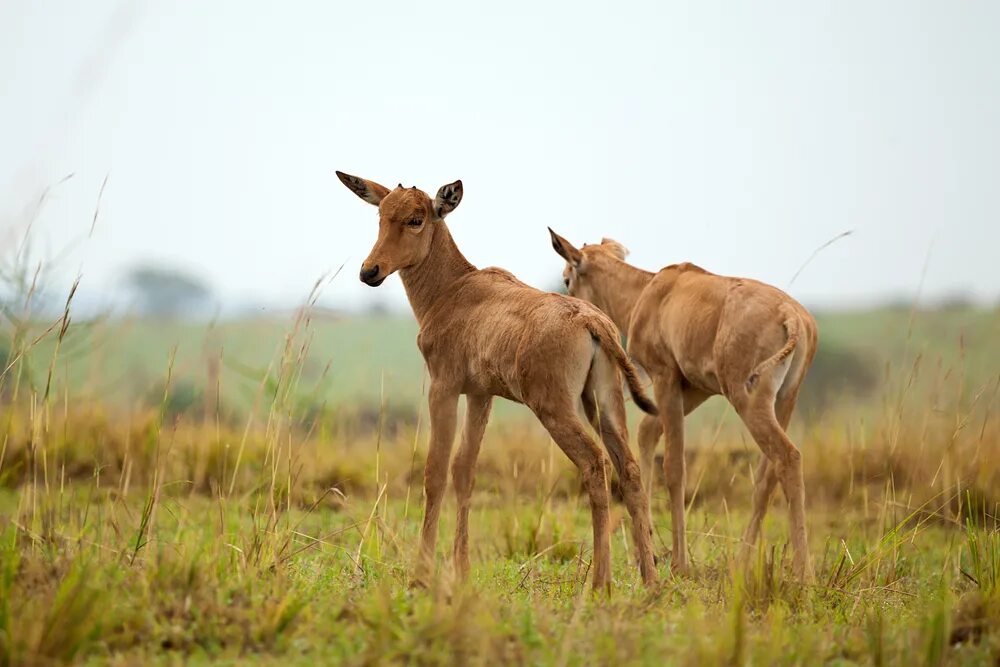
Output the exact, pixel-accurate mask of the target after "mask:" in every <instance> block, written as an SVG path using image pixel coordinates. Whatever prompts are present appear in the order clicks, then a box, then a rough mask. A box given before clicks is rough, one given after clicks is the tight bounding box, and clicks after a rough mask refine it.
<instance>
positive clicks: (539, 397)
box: [337, 171, 656, 590]
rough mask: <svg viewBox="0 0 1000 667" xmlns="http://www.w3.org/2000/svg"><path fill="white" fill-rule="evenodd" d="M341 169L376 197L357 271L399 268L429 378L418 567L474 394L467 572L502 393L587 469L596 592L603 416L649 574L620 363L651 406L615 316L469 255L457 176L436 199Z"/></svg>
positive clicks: (465, 491) (463, 481) (465, 473)
mask: <svg viewBox="0 0 1000 667" xmlns="http://www.w3.org/2000/svg"><path fill="white" fill-rule="evenodd" d="M337 176H338V177H339V178H340V180H341V181H342V182H343V183H344V185H346V186H347V187H348V188H349V189H350V190H351V191H352V192H354V194H356V195H358V196H359V197H361V199H364V200H365V201H366V202H368V203H369V204H372V205H375V206H378V210H379V231H378V240H377V241H376V242H375V246H374V247H373V248H372V251H371V253H370V254H369V255H368V259H366V260H365V261H364V263H363V264H362V265H361V280H362V282H364V283H366V284H368V285H371V286H373V287H376V286H378V285H381V284H382V282H383V281H384V280H385V279H386V278H387V277H388V276H389V275H390V274H392V273H394V272H396V271H399V275H400V278H402V280H403V286H404V287H405V288H406V295H407V297H408V298H409V300H410V305H411V306H412V307H413V313H414V315H416V318H417V323H418V325H419V327H420V333H419V334H418V335H417V347H419V348H420V352H421V353H422V354H423V356H424V360H425V361H426V363H427V370H428V374H429V376H430V388H429V395H428V402H429V405H430V418H431V435H430V445H429V448H428V452H427V463H426V466H425V468H424V490H425V494H426V497H425V499H424V502H425V504H424V521H423V526H422V528H421V533H420V543H421V547H420V556H419V558H418V566H417V573H418V578H420V579H422V578H423V577H424V575H428V574H430V572H431V570H432V568H433V562H434V551H435V543H436V541H437V532H438V531H437V527H438V517H439V515H440V512H441V499H442V495H443V493H444V490H445V486H446V483H447V477H448V459H449V457H450V454H451V447H452V442H453V440H454V436H455V422H456V411H457V406H458V397H459V395H461V394H465V396H466V408H465V429H464V431H463V433H462V440H461V445H460V446H459V450H458V453H457V454H456V456H455V460H454V462H453V463H452V466H451V472H452V478H453V482H454V486H455V497H456V499H457V501H458V518H457V523H456V527H455V547H454V559H455V569H456V573H457V574H458V576H459V577H461V578H465V577H467V576H468V572H469V533H468V526H469V503H470V497H471V495H472V486H473V473H474V469H475V465H476V458H477V457H478V455H479V445H480V442H481V441H482V438H483V431H484V430H485V428H486V422H487V421H488V419H489V415H490V407H491V405H492V402H493V397H494V396H501V397H503V398H506V399H509V400H512V401H517V402H519V403H523V404H524V405H526V406H528V407H529V408H530V409H531V410H532V411H533V412H534V413H535V415H536V416H537V417H538V419H539V421H541V422H542V424H543V425H544V426H545V428H546V429H547V430H548V432H549V434H550V435H551V436H552V439H553V440H554V441H555V442H556V444H557V445H559V447H560V448H561V449H562V450H563V451H564V452H565V453H566V455H567V456H568V457H569V458H570V460H572V461H573V463H574V464H576V466H577V467H578V468H579V469H580V474H581V476H582V478H583V485H584V487H585V488H586V490H587V493H588V494H589V496H590V508H591V513H592V515H593V523H594V564H593V569H594V578H593V585H594V589H595V590H596V589H600V588H606V587H608V586H610V581H611V580H610V577H611V554H610V544H609V541H610V535H609V528H608V507H609V499H608V489H607V480H606V473H605V470H604V455H603V454H602V453H601V450H600V448H599V447H598V446H597V444H596V443H595V442H594V439H593V438H591V436H590V435H589V434H588V432H587V430H586V428H585V427H584V422H583V421H581V417H584V419H585V420H587V421H590V422H591V423H592V424H593V425H594V426H595V428H597V430H598V432H599V433H600V436H601V439H602V440H603V441H604V446H605V447H606V448H607V451H608V453H609V454H610V456H611V460H612V462H613V463H614V465H615V468H616V469H617V471H618V474H619V476H620V477H621V482H622V488H623V495H624V497H625V503H626V505H627V507H628V511H629V514H631V516H632V536H633V539H634V541H635V546H636V552H637V555H638V560H639V568H640V572H641V574H642V579H643V582H644V583H646V584H647V585H651V584H652V583H654V582H655V580H656V570H655V566H654V563H653V550H652V541H651V538H650V535H651V523H650V515H649V499H648V496H647V494H646V493H645V491H644V489H643V487H642V478H641V474H640V468H639V465H638V464H637V463H636V461H635V459H634V458H633V456H632V453H631V451H630V450H629V447H628V433H627V430H626V423H625V404H624V398H623V396H622V390H621V376H620V375H619V368H620V369H621V370H622V371H623V372H624V374H625V379H626V381H627V382H628V387H629V390H630V391H631V393H632V396H633V398H634V399H635V402H636V403H637V404H638V405H639V406H640V407H641V408H643V409H644V410H646V411H647V412H650V413H652V414H655V412H656V408H655V407H654V406H653V404H652V402H651V401H650V400H649V398H647V397H646V395H645V394H644V393H643V390H642V386H641V384H640V381H639V377H638V375H637V374H636V370H635V367H634V366H632V364H631V362H630V361H629V360H628V357H627V356H626V354H625V350H624V349H623V348H622V346H621V343H620V342H619V339H618V332H617V331H616V330H615V327H614V324H612V323H611V321H610V320H609V319H608V318H607V317H606V316H605V315H604V314H603V313H601V312H600V311H599V310H598V309H597V308H595V307H594V306H592V305H591V304H589V303H586V302H584V301H580V300H579V299H573V298H570V297H566V296H559V295H556V294H549V293H546V292H542V291H539V290H537V289H534V288H532V287H529V286H528V285H525V284H524V283H522V282H520V281H518V280H517V279H516V278H515V277H514V276H513V275H511V274H510V273H508V272H507V271H504V270H503V269H498V268H487V269H477V268H476V267H475V266H473V265H472V264H470V263H469V262H468V261H467V260H466V259H465V257H463V256H462V253H461V252H459V250H458V247H457V246H456V245H455V242H454V240H452V237H451V233H450V232H449V231H448V227H447V226H446V225H445V223H444V217H445V216H446V215H448V214H449V213H450V212H451V211H453V210H454V209H455V207H457V206H458V204H459V202H461V201H462V182H461V181H455V182H454V183H451V184H449V185H445V186H442V187H441V189H439V190H438V192H437V197H436V198H435V199H433V200H431V198H430V197H428V196H427V194H426V193H424V192H422V191H421V190H418V189H417V188H415V187H413V188H404V187H403V186H402V185H400V186H398V187H396V189H395V190H391V191H390V190H389V189H388V188H386V187H384V186H382V185H379V184H378V183H374V182H372V181H367V180H365V179H362V178H358V177H356V176H350V175H348V174H343V173H341V172H339V171H338V172H337Z"/></svg>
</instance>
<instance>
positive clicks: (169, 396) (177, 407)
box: [146, 380, 205, 419]
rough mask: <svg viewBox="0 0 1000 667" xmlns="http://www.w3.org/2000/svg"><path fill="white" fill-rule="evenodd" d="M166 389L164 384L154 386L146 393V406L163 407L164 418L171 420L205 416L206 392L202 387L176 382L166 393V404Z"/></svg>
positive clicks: (183, 381) (181, 381)
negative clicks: (180, 417) (182, 417)
mask: <svg viewBox="0 0 1000 667" xmlns="http://www.w3.org/2000/svg"><path fill="white" fill-rule="evenodd" d="M164 389H165V385H164V383H163V382H157V383H155V384H153V385H152V386H151V387H150V389H149V391H148V392H146V404H147V405H149V406H151V407H154V408H156V407H159V406H160V405H162V406H163V415H164V417H167V418H170V419H174V418H176V417H179V416H181V415H187V416H191V417H202V416H204V412H205V410H204V404H205V392H204V390H203V389H202V388H201V387H198V386H196V385H195V384H194V383H193V382H190V381H188V380H176V381H174V382H172V383H171V385H170V390H169V391H167V392H166V403H164Z"/></svg>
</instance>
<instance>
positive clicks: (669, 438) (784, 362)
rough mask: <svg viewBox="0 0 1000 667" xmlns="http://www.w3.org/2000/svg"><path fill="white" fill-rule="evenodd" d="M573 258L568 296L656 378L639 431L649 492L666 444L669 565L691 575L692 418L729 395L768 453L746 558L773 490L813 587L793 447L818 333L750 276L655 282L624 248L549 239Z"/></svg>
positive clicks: (694, 274)
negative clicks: (585, 306)
mask: <svg viewBox="0 0 1000 667" xmlns="http://www.w3.org/2000/svg"><path fill="white" fill-rule="evenodd" d="M549 233H550V234H551V236H552V246H553V248H555V251H556V252H557V253H559V255H560V256H561V257H562V258H563V259H565V260H566V268H565V270H564V271H563V279H564V280H565V282H566V286H567V288H568V289H569V293H570V294H571V295H573V296H576V297H579V298H581V299H584V300H586V301H589V302H591V303H593V304H594V305H596V306H597V307H598V308H600V309H601V310H603V311H604V312H605V313H607V314H608V316H609V317H610V318H611V319H612V320H613V321H614V323H615V324H616V325H617V326H618V328H619V330H621V331H622V332H627V334H628V350H629V353H630V354H631V356H632V358H633V359H634V360H635V361H636V363H638V364H639V365H640V366H642V367H643V368H644V369H645V370H646V372H647V373H649V375H650V377H651V378H652V380H653V391H654V394H655V397H656V404H657V408H658V410H659V417H658V418H653V417H645V418H644V419H643V421H642V423H641V424H640V426H639V451H640V454H639V460H640V463H641V466H642V468H643V479H644V483H645V484H646V490H647V493H648V492H649V491H650V486H651V484H652V477H653V475H652V467H653V454H654V451H655V449H656V443H657V441H658V440H659V437H660V434H663V433H665V434H666V458H665V460H664V470H665V472H666V477H667V487H668V490H669V492H670V504H671V509H672V515H673V559H672V562H671V567H672V568H673V569H674V570H675V571H681V572H683V571H684V570H686V568H687V544H686V539H685V532H684V486H685V469H684V417H685V415H687V414H688V413H689V412H691V411H692V410H694V409H695V408H696V407H698V406H699V405H701V403H703V402H704V401H705V400H706V399H707V398H709V397H710V396H714V395H716V394H722V395H723V396H725V397H726V399H728V400H729V402H730V403H731V404H732V405H733V407H734V408H735V409H736V412H737V414H739V416H740V419H742V420H743V423H744V424H745V425H746V427H747V429H748V430H749V431H750V434H751V435H752V436H753V439H754V441H756V443H757V444H758V445H759V446H760V448H761V450H762V451H763V453H764V457H763V459H762V460H761V463H760V467H759V468H758V470H757V474H756V487H755V489H754V498H753V509H752V514H751V517H750V525H749V526H748V527H747V530H746V533H745V534H744V554H746V551H747V548H748V547H749V546H750V545H752V544H754V543H755V542H756V540H757V536H758V534H759V532H760V524H761V521H762V520H763V518H764V514H765V512H766V511H767V505H768V502H769V501H770V498H771V494H772V492H773V491H774V486H775V484H776V483H777V482H779V481H780V482H781V485H782V487H783V488H784V491H785V496H786V497H787V499H788V505H789V516H790V523H791V542H792V548H793V550H794V567H795V571H796V572H797V573H798V574H799V576H801V577H803V578H805V579H809V578H811V576H812V571H811V568H810V565H809V556H808V551H807V545H806V527H805V493H804V490H803V483H802V461H801V455H800V453H799V450H798V448H796V446H795V443H793V442H792V440H791V438H789V437H788V433H787V429H788V422H789V420H790V419H791V417H792V410H793V409H794V408H795V400H796V398H797V397H798V393H799V387H800V386H801V384H802V380H803V378H804V377H805V374H806V371H807V370H808V368H809V365H810V364H811V363H812V359H813V355H814V354H815V352H816V342H817V334H816V323H815V321H814V320H813V318H812V316H811V315H810V314H809V312H808V311H807V310H806V309H805V308H804V307H803V306H802V305H801V304H799V303H798V302H797V301H795V300H794V299H792V298H791V297H790V296H788V295H787V294H785V293H784V292H782V291H781V290H779V289H777V288H775V287H771V286H770V285H765V284H764V283H760V282H757V281H755V280H748V279H745V278H730V277H726V276H718V275H715V274H714V273H709V272H708V271H705V270H704V269H701V268H699V267H697V266H695V265H694V264H688V263H685V264H674V265H671V266H668V267H666V268H664V269H661V270H660V271H659V272H657V273H650V272H649V271H643V270H642V269H639V268H636V267H634V266H632V265H630V264H627V263H626V262H625V256H626V254H627V251H626V250H625V248H624V247H623V246H622V245H621V244H620V243H618V242H616V241H613V240H611V239H607V238H606V239H603V240H602V241H601V243H600V244H597V245H586V244H584V246H583V247H582V248H575V247H574V246H573V245H571V244H570V243H569V242H568V241H567V240H566V239H564V238H562V237H561V236H559V235H558V234H556V233H555V232H553V231H552V230H551V229H549Z"/></svg>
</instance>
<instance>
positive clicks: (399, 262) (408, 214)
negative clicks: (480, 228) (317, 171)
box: [337, 171, 462, 287]
mask: <svg viewBox="0 0 1000 667" xmlns="http://www.w3.org/2000/svg"><path fill="white" fill-rule="evenodd" d="M337 177H338V178H340V181H341V182H342V183H343V184H344V185H346V186H347V188H348V189H350V190H351V191H352V192H353V193H354V194H356V195H357V196H358V197H360V198H361V199H363V200H365V201H366V202H368V203H369V204H372V205H374V206H378V217H379V221H378V239H377V240H376V241H375V245H374V246H373V247H372V250H371V252H370V253H369V254H368V259H366V260H365V261H364V262H363V263H362V264H361V273H360V275H359V277H360V278H361V282H363V283H365V284H366V285H371V286H372V287H378V286H379V285H381V284H382V283H383V282H384V281H385V279H386V278H388V277H389V276H390V275H392V274H393V273H395V272H396V271H399V270H400V269H407V268H410V267H412V266H417V265H419V264H420V263H421V262H423V261H424V258H425V257H427V253H428V252H429V250H430V246H431V239H432V238H433V236H434V228H435V226H436V225H438V224H441V221H442V220H443V219H444V217H445V216H446V215H448V214H449V213H450V212H452V211H453V210H455V208H456V207H457V206H458V204H459V202H461V201H462V181H455V182H454V183H449V184H448V185H444V186H442V187H441V188H440V189H439V190H438V193H437V197H436V198H435V199H434V200H433V201H431V198H430V197H429V196H428V195H427V193H426V192H424V191H422V190H418V189H417V188H416V187H412V188H404V187H403V186H402V185H399V186H397V187H396V189H395V190H389V189H388V188H386V187H385V186H382V185H379V184H378V183H375V182H374V181H368V180H365V179H363V178H358V177H357V176H351V175H350V174H344V173H342V172H339V171H338V172H337Z"/></svg>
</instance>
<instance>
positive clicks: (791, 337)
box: [747, 311, 799, 391]
mask: <svg viewBox="0 0 1000 667" xmlns="http://www.w3.org/2000/svg"><path fill="white" fill-rule="evenodd" d="M784 315H785V319H784V321H783V322H782V323H781V324H782V326H784V327H785V335H786V336H787V339H786V340H785V345H784V346H783V347H782V348H781V349H780V350H778V351H777V352H776V353H775V354H774V355H773V356H771V357H768V358H767V359H765V360H764V361H762V362H760V363H759V364H757V366H756V367H755V368H754V369H753V372H752V373H750V377H749V378H747V391H751V390H752V389H753V388H754V385H756V384H757V380H759V379H760V376H761V375H762V374H764V373H766V372H767V371H769V370H771V369H772V368H774V367H775V366H777V365H778V364H780V363H781V362H783V361H784V360H785V359H787V358H788V356H789V355H790V354H791V353H792V352H794V351H795V346H796V345H798V344H799V316H798V315H797V314H795V313H794V312H790V311H785V313H784Z"/></svg>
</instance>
